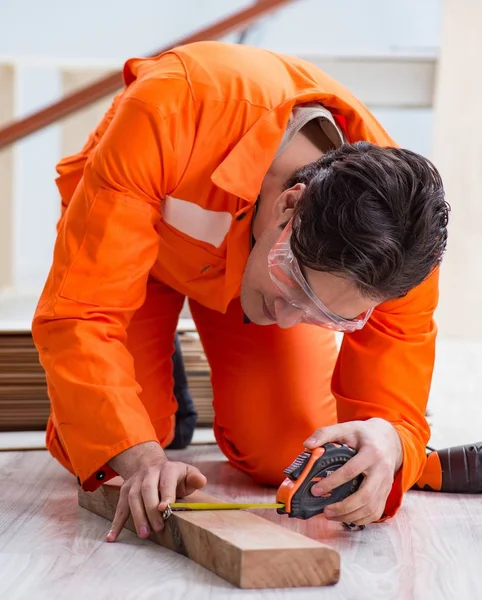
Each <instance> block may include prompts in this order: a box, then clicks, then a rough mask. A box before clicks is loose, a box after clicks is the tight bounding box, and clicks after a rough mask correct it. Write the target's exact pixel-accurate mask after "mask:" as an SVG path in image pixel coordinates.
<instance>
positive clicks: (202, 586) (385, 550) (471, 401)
mask: <svg viewBox="0 0 482 600" xmlns="http://www.w3.org/2000/svg"><path fill="white" fill-rule="evenodd" d="M481 367H482V351H481V345H480V344H475V343H465V342H462V341H460V342H453V343H451V344H440V347H439V351H438V356H437V366H436V373H435V375H434V384H433V387H432V394H431V400H430V404H429V407H430V418H429V420H430V422H431V424H432V431H433V435H432V443H434V444H435V445H436V446H438V447H444V446H447V445H455V444H459V443H469V442H475V441H479V440H481V439H482V402H481V401H480V399H481V391H482V368H481ZM169 454H170V456H171V457H172V458H174V459H177V460H183V461H186V462H192V463H194V464H196V465H198V466H199V467H200V468H201V470H202V471H203V472H204V473H205V475H206V476H207V477H208V481H209V484H208V486H207V488H206V491H208V492H209V493H212V494H213V495H216V496H218V497H219V498H221V499H226V500H227V499H229V498H233V499H234V498H236V499H237V500H239V501H249V500H257V501H272V500H273V499H274V495H275V490H274V489H270V488H265V487H262V486H258V485H256V484H254V483H253V482H252V481H251V480H250V479H249V478H248V477H247V476H245V475H243V474H242V473H240V472H238V471H236V470H235V469H233V468H231V467H230V466H229V465H228V464H227V463H226V461H225V459H224V457H223V456H222V454H221V453H220V451H219V450H218V448H217V447H216V446H214V445H204V446H203V445H198V446H193V447H191V448H189V449H187V450H184V451H175V452H170V453H169ZM257 513H258V514H261V515H262V516H264V517H266V518H268V519H272V520H273V521H275V522H277V523H280V524H282V525H283V526H285V527H290V528H293V529H294V530H297V531H299V532H302V533H304V534H306V535H308V536H310V537H313V538H315V539H320V540H323V541H325V542H326V543H328V544H330V545H332V546H333V547H335V548H337V549H338V550H339V551H340V553H341V561H342V562H341V578H340V582H339V583H338V584H337V585H335V586H333V587H329V588H317V589H295V590H266V591H245V590H238V589H236V588H234V587H232V586H231V585H230V584H228V583H226V582H225V581H223V580H221V579H220V578H218V577H216V576H215V575H213V574H212V573H210V572H208V571H206V570H205V569H203V568H202V567H199V566H198V565H196V564H194V563H192V562H191V561H189V560H188V559H186V558H184V557H182V556H179V555H176V554H174V553H171V552H169V551H167V550H164V549H163V548H160V547H158V546H156V545H155V544H153V543H151V542H148V541H145V540H141V539H139V538H137V536H135V535H134V534H132V533H130V532H127V531H125V532H123V533H122V536H121V538H120V540H119V542H118V543H116V544H107V543H105V542H104V541H103V540H104V537H105V534H106V532H107V530H108V523H107V521H105V520H103V519H102V518H100V517H97V516H95V515H92V514H90V513H88V512H86V511H84V510H83V509H80V508H79V507H78V506H77V484H76V481H75V479H74V477H72V476H71V475H69V474H68V473H67V472H65V471H64V470H63V469H62V468H61V467H60V466H59V465H58V464H57V463H56V462H55V461H54V460H53V459H51V458H50V455H49V454H48V453H47V452H45V451H18V450H17V451H12V452H1V453H0V599H1V600H4V599H5V600H23V599H26V600H27V599H28V600H57V599H62V600H63V599H66V600H84V599H86V600H87V599H88V600H111V599H112V600H124V599H126V600H154V599H158V598H159V599H162V600H165V599H167V600H181V599H182V600H184V599H186V600H224V599H225V598H248V599H250V600H251V599H253V600H254V599H256V600H302V599H303V600H305V599H306V600H310V599H315V598H316V599H317V600H326V599H328V600H382V599H383V600H445V599H447V600H449V599H450V600H452V599H454V600H479V599H482V497H481V496H480V495H476V496H469V495H467V496H462V495H460V496H459V495H449V494H435V493H430V492H415V491H413V492H409V493H407V494H406V496H405V500H404V504H403V506H402V509H401V510H400V512H399V513H398V514H397V516H396V517H395V518H394V519H392V520H390V521H388V522H386V523H383V524H378V525H371V526H369V527H367V529H365V530H364V531H361V532H346V531H345V530H344V529H343V528H342V527H341V526H339V525H337V524H335V523H329V522H328V521H326V520H325V519H324V517H323V516H319V517H315V518H313V519H311V520H309V521H306V522H303V521H298V520H294V519H293V520H290V519H288V518H287V517H282V516H279V515H277V514H276V513H275V511H262V512H260V511H257Z"/></svg>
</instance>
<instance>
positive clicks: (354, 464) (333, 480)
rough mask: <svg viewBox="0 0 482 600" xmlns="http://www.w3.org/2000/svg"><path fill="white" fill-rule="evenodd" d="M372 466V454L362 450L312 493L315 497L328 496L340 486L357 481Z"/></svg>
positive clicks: (314, 488) (320, 483) (323, 480)
mask: <svg viewBox="0 0 482 600" xmlns="http://www.w3.org/2000/svg"><path fill="white" fill-rule="evenodd" d="M372 464H373V463H372V460H371V458H370V453H367V452H364V451H363V450H361V451H360V452H359V453H358V454H356V455H355V456H353V457H352V458H350V460H348V461H347V462H346V463H345V464H344V465H343V467H340V468H339V469H337V470H336V471H335V472H334V473H332V474H331V475H328V477H326V478H324V479H322V480H321V481H320V482H319V483H317V484H316V485H314V486H313V488H312V490H311V493H312V494H313V496H322V495H323V494H327V493H329V492H331V491H332V490H334V489H335V488H337V487H339V486H340V485H343V484H344V483H348V482H349V481H351V480H352V479H355V477H358V475H360V474H362V473H364V472H365V471H366V470H367V469H369V468H370V467H371V465H372Z"/></svg>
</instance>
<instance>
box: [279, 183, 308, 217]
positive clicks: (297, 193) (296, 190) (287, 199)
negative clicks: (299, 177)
mask: <svg viewBox="0 0 482 600" xmlns="http://www.w3.org/2000/svg"><path fill="white" fill-rule="evenodd" d="M305 189H306V185H305V184H304V183H297V184H295V185H293V186H292V187H290V188H288V189H287V190H284V191H283V192H282V193H281V194H280V195H279V196H278V198H277V200H276V202H275V203H274V204H273V211H274V213H275V215H274V216H275V217H276V221H277V222H278V223H286V221H289V220H290V218H291V215H292V214H293V211H294V208H295V206H296V204H297V202H298V200H299V199H300V198H301V195H302V194H303V192H304V191H305Z"/></svg>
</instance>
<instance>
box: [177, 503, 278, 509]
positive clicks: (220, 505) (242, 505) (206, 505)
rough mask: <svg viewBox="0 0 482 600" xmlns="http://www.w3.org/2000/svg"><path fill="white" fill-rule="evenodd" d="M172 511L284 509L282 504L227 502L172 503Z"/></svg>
mask: <svg viewBox="0 0 482 600" xmlns="http://www.w3.org/2000/svg"><path fill="white" fill-rule="evenodd" d="M169 506H170V507H171V509H172V510H241V509H243V508H244V509H248V508H284V506H285V505H284V504H280V503H272V504H249V503H238V504H231V503H227V502H218V503H216V502H174V503H173V504H170V505H169Z"/></svg>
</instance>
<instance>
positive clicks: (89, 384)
mask: <svg viewBox="0 0 482 600" xmlns="http://www.w3.org/2000/svg"><path fill="white" fill-rule="evenodd" d="M186 87H187V84H186V82H183V81H180V80H179V81H172V80H169V81H167V80H166V81H162V80H156V81H149V82H147V83H141V84H140V85H139V86H137V87H136V88H134V92H133V94H131V95H130V97H126V98H124V99H123V100H122V102H121V104H120V106H119V108H118V111H117V114H116V116H115V117H114V119H113V121H112V123H111V125H110V127H109V129H108V130H107V132H106V133H105V135H104V136H103V138H102V140H101V141H100V143H99V145H98V146H97V148H96V149H95V150H94V151H93V153H92V155H91V157H90V158H89V160H88V162H87V164H86V167H85V170H84V175H83V178H82V180H81V182H80V184H79V185H78V187H77V189H76V191H75V193H74V196H73V198H72V201H71V203H70V205H69V207H68V209H67V210H66V211H65V214H64V215H63V217H62V219H61V221H60V223H59V228H58V237H57V240H56V244H55V249H54V258H53V264H52V268H51V270H50V273H49V277H48V280H47V283H46V285H45V288H44V290H43V293H42V296H41V298H40V301H39V304H38V307H37V310H36V313H35V316H34V321H33V327H32V332H33V336H34V340H35V343H36V345H37V348H38V350H39V354H40V360H41V362H42V365H43V367H44V369H45V371H46V375H47V379H48V385H49V395H50V399H51V404H52V415H53V419H54V422H55V424H56V427H57V430H58V433H59V436H60V438H61V441H62V444H63V445H64V447H65V449H66V451H67V453H68V455H69V457H70V459H71V461H72V465H73V469H74V471H75V473H76V474H77V475H78V477H79V479H80V481H81V483H82V485H83V487H84V489H94V488H95V487H96V486H98V485H100V484H101V483H102V481H105V480H106V479H108V478H109V477H110V476H112V475H114V474H115V472H114V471H113V470H112V469H111V468H110V467H109V466H108V462H109V461H110V460H111V459H112V458H113V457H114V456H116V455H118V454H120V453H121V452H123V451H124V450H126V449H128V448H131V447H132V446H135V445H137V444H141V443H144V442H149V441H157V439H156V435H155V431H154V428H153V426H152V424H151V422H150V419H149V417H148V414H147V412H146V410H145V408H144V407H143V405H142V403H141V402H140V400H139V397H138V393H139V385H138V384H137V382H136V379H135V374H134V367H133V360H132V356H131V355H130V354H129V352H128V350H127V348H126V345H125V342H126V330H127V327H128V325H129V322H130V320H131V318H132V316H133V314H134V313H135V311H136V310H137V309H138V308H139V307H140V306H141V305H142V303H143V302H144V299H145V293H146V282H147V278H148V274H149V271H150V269H151V267H152V265H153V264H154V262H155V260H156V258H157V254H158V241H159V240H158V234H157V231H156V224H157V223H158V221H159V219H160V218H161V204H160V203H161V200H162V198H163V197H164V196H165V195H166V194H168V193H169V192H170V190H172V189H173V188H174V187H175V185H176V183H177V181H178V179H179V177H180V174H181V173H182V171H183V169H184V167H185V161H186V160H187V155H186V156H185V155H183V153H182V152H181V151H179V150H178V149H177V148H176V149H174V147H173V146H174V142H173V140H175V139H176V136H177V134H178V131H177V122H178V121H181V120H182V118H183V115H182V110H181V109H178V111H177V112H176V111H173V105H176V106H177V107H179V106H182V105H183V103H185V105H188V103H189V95H188V91H187V89H186ZM157 98H165V101H163V104H162V105H161V107H159V105H157V104H156V100H157ZM163 109H164V113H163ZM187 131H188V128H187V127H186V126H185V125H183V132H184V133H185V132H187ZM184 143H185V147H188V146H189V140H184ZM101 471H102V472H103V475H102V477H99V478H98V479H97V478H96V473H100V472H101Z"/></svg>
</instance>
